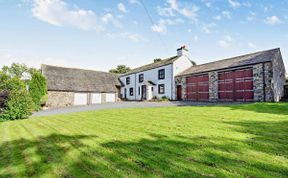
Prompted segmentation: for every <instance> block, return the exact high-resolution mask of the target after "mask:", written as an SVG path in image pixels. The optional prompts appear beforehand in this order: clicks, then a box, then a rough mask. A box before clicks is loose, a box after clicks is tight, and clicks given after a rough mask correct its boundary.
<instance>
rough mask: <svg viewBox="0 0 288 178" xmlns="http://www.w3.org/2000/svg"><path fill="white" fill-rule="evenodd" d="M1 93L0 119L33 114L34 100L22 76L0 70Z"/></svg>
mask: <svg viewBox="0 0 288 178" xmlns="http://www.w3.org/2000/svg"><path fill="white" fill-rule="evenodd" d="M0 93H1V98H2V103H1V108H0V120H15V119H24V118H27V117H28V116H30V115H31V113H32V111H33V101H32V99H31V97H30V96H29V93H28V92H27V90H26V86H25V83H24V82H23V81H22V80H21V79H20V78H18V77H13V78H11V77H10V76H8V75H7V74H4V73H3V72H0Z"/></svg>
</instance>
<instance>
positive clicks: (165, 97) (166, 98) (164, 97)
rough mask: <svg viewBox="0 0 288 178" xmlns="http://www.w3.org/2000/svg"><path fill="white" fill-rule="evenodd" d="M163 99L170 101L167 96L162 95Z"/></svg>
mask: <svg viewBox="0 0 288 178" xmlns="http://www.w3.org/2000/svg"><path fill="white" fill-rule="evenodd" d="M161 101H169V98H168V97H167V96H162V98H161Z"/></svg>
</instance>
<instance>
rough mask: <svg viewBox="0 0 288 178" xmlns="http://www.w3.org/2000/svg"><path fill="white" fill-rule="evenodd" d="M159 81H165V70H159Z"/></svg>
mask: <svg viewBox="0 0 288 178" xmlns="http://www.w3.org/2000/svg"><path fill="white" fill-rule="evenodd" d="M158 79H159V80H163V79H165V69H161V70H158Z"/></svg>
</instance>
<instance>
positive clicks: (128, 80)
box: [126, 77, 130, 85]
mask: <svg viewBox="0 0 288 178" xmlns="http://www.w3.org/2000/svg"><path fill="white" fill-rule="evenodd" d="M129 84H130V77H126V85H129Z"/></svg>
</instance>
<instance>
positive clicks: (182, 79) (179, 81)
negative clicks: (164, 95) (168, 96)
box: [175, 76, 187, 100]
mask: <svg viewBox="0 0 288 178" xmlns="http://www.w3.org/2000/svg"><path fill="white" fill-rule="evenodd" d="M179 85H181V86H182V94H181V97H182V100H186V98H187V97H186V78H185V77H182V76H180V77H176V78H175V87H177V86H179ZM175 92H176V93H175V96H177V89H176V90H175Z"/></svg>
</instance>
